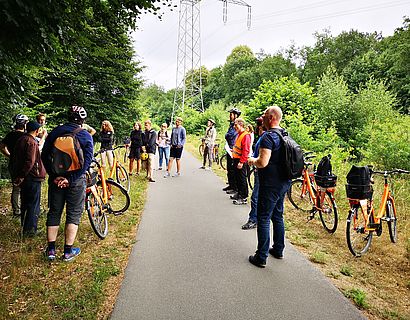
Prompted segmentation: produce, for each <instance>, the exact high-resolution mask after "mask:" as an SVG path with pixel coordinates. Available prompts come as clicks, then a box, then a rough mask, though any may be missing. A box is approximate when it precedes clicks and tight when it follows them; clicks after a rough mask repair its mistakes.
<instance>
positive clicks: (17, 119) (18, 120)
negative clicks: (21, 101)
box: [14, 113, 28, 124]
mask: <svg viewBox="0 0 410 320" xmlns="http://www.w3.org/2000/svg"><path fill="white" fill-rule="evenodd" d="M14 122H15V123H21V124H25V123H27V122H28V117H27V116H26V115H25V114H21V113H19V114H18V115H16V116H15V117H14Z"/></svg>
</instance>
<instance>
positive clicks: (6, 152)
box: [0, 142, 10, 158]
mask: <svg viewBox="0 0 410 320" xmlns="http://www.w3.org/2000/svg"><path fill="white" fill-rule="evenodd" d="M0 151H1V153H2V154H4V155H5V156H6V157H7V158H10V151H9V149H7V146H6V144H4V143H3V142H0Z"/></svg>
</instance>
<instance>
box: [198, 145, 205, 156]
mask: <svg viewBox="0 0 410 320" xmlns="http://www.w3.org/2000/svg"><path fill="white" fill-rule="evenodd" d="M204 150H205V144H203V143H201V144H200V145H199V147H198V151H199V154H200V155H201V156H203V155H204Z"/></svg>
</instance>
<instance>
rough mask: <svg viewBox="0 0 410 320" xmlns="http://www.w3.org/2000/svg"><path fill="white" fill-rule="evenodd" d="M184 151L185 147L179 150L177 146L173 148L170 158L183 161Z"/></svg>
mask: <svg viewBox="0 0 410 320" xmlns="http://www.w3.org/2000/svg"><path fill="white" fill-rule="evenodd" d="M183 149H184V147H181V148H177V147H175V146H171V151H170V154H169V156H170V158H174V159H181V156H182V150H183Z"/></svg>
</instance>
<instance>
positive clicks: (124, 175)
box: [115, 162, 131, 192]
mask: <svg viewBox="0 0 410 320" xmlns="http://www.w3.org/2000/svg"><path fill="white" fill-rule="evenodd" d="M115 179H116V180H117V182H118V183H119V184H120V185H121V186H123V187H124V189H125V190H127V191H128V192H129V191H130V186H131V181H130V177H129V175H128V172H127V170H126V169H125V168H124V167H123V165H122V164H120V163H118V162H117V165H116V168H115Z"/></svg>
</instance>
